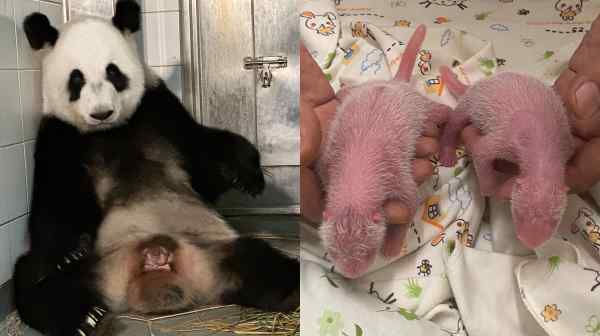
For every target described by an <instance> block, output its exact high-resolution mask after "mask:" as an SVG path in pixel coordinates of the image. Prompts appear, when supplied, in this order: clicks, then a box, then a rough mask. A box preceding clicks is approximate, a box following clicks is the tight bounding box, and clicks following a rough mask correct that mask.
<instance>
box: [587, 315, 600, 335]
mask: <svg viewBox="0 0 600 336" xmlns="http://www.w3.org/2000/svg"><path fill="white" fill-rule="evenodd" d="M585 332H586V335H589V336H600V317H598V315H592V316H590V318H589V319H588V320H587V324H586V325H585Z"/></svg>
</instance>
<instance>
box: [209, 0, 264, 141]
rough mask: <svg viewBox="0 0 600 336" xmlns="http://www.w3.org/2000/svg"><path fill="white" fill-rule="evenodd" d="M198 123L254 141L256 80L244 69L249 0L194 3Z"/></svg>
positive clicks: (249, 43)
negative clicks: (198, 80) (199, 89)
mask: <svg viewBox="0 0 600 336" xmlns="http://www.w3.org/2000/svg"><path fill="white" fill-rule="evenodd" d="M197 5H198V18H199V20H198V21H199V27H198V28H199V33H198V37H199V46H198V47H199V49H200V66H201V70H202V71H201V73H200V83H201V93H200V94H201V97H202V103H201V115H202V117H201V121H202V123H203V124H205V125H208V126H215V127H220V128H226V129H228V130H231V131H234V132H237V133H239V134H242V135H243V136H245V137H247V138H248V139H250V141H252V142H256V114H255V108H256V99H255V80H254V74H253V72H252V71H246V70H244V69H243V63H242V59H243V58H244V56H248V55H253V54H254V48H253V34H252V1H251V0H236V1H223V0H201V1H197Z"/></svg>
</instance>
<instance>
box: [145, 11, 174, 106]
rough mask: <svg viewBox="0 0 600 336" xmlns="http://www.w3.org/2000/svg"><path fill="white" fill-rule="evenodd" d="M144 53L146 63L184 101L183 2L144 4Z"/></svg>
mask: <svg viewBox="0 0 600 336" xmlns="http://www.w3.org/2000/svg"><path fill="white" fill-rule="evenodd" d="M140 2H141V4H142V11H143V12H144V14H143V16H142V21H143V22H142V45H143V46H142V52H143V54H144V58H145V59H146V63H148V64H149V65H150V66H152V68H153V69H154V71H156V73H157V74H158V75H159V76H160V77H161V78H163V79H164V80H165V82H166V83H167V86H168V87H169V88H170V89H171V90H172V91H173V92H174V93H175V94H176V95H178V96H179V98H181V97H182V87H183V82H182V80H183V73H182V72H183V67H182V65H181V51H180V36H179V16H180V13H179V1H176V0H142V1H140Z"/></svg>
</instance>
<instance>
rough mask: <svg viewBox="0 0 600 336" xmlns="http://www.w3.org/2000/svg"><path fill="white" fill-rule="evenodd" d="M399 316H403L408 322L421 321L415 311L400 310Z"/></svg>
mask: <svg viewBox="0 0 600 336" xmlns="http://www.w3.org/2000/svg"><path fill="white" fill-rule="evenodd" d="M398 314H400V315H402V317H404V318H405V319H407V320H408V321H412V320H418V319H419V318H418V317H417V315H416V314H415V313H414V312H413V311H411V310H408V309H406V308H398Z"/></svg>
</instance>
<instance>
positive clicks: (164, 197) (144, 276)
mask: <svg viewBox="0 0 600 336" xmlns="http://www.w3.org/2000/svg"><path fill="white" fill-rule="evenodd" d="M236 237H237V234H236V233H235V232H234V231H233V230H232V229H231V228H229V226H228V225H227V224H226V223H225V222H224V221H223V219H221V218H220V217H219V216H218V215H217V214H215V213H214V212H213V211H212V210H210V209H208V208H207V207H205V206H204V205H203V204H202V203H201V202H200V201H196V200H192V199H189V198H186V197H185V196H181V195H178V194H173V193H167V192H165V193H163V194H159V195H157V196H156V197H153V198H152V199H148V200H145V201H140V202H135V203H133V204H131V205H130V206H123V207H115V208H114V209H112V210H111V211H110V212H109V213H108V214H107V215H106V217H105V219H104V221H103V223H102V225H101V227H100V230H99V232H98V240H97V243H96V252H97V255H98V256H99V258H100V259H99V264H98V268H97V274H98V278H97V287H98V289H99V290H100V292H101V294H102V296H103V297H104V298H105V303H106V304H107V305H108V308H109V309H110V310H112V311H114V312H125V311H133V312H140V313H161V312H171V311H177V310H181V309H187V308H190V307H192V306H194V305H197V304H202V303H212V302H215V300H216V299H217V298H218V296H219V294H220V293H222V292H223V291H225V290H227V289H228V288H229V287H230V286H232V285H233V284H231V283H228V282H227V281H223V280H222V279H220V275H219V261H220V258H219V253H215V251H218V246H220V245H222V244H227V243H228V242H230V241H231V240H233V239H234V238H236ZM165 240H166V242H165ZM147 247H150V248H153V249H154V250H158V251H160V250H165V252H166V255H164V256H161V255H160V253H158V257H157V258H150V259H156V260H158V262H157V263H154V262H149V261H148V259H149V257H148V255H146V254H145V253H147V252H145V250H146V248H147ZM150 255H151V253H150ZM161 259H164V260H161ZM148 264H150V265H148Z"/></svg>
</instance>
